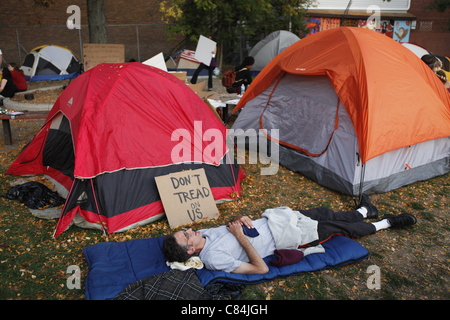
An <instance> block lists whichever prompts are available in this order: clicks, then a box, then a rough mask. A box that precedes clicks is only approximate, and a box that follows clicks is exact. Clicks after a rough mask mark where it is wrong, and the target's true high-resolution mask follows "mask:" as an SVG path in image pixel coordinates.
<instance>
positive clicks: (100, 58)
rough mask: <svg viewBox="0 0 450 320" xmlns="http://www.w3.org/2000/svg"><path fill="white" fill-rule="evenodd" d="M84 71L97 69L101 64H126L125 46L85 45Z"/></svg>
mask: <svg viewBox="0 0 450 320" xmlns="http://www.w3.org/2000/svg"><path fill="white" fill-rule="evenodd" d="M83 58H84V59H83V60H84V61H83V62H84V71H88V70H89V69H91V68H93V67H95V66H96V65H98V64H99V63H123V62H125V46H124V45H123V44H96V43H85V44H84V45H83Z"/></svg>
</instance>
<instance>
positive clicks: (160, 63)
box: [142, 52, 167, 71]
mask: <svg viewBox="0 0 450 320" xmlns="http://www.w3.org/2000/svg"><path fill="white" fill-rule="evenodd" d="M142 63H143V64H146V65H148V66H152V67H155V68H159V69H161V70H164V71H167V66H166V62H165V61H164V56H163V54H162V52H160V53H158V54H157V55H156V56H154V57H152V58H150V59H148V60H146V61H144V62H142Z"/></svg>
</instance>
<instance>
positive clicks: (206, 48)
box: [195, 36, 216, 66]
mask: <svg viewBox="0 0 450 320" xmlns="http://www.w3.org/2000/svg"><path fill="white" fill-rule="evenodd" d="M214 50H216V42H215V41H213V40H211V39H209V38H206V37H204V36H200V39H199V40H198V44H197V48H196V49H195V59H197V60H198V61H200V62H202V63H204V64H206V65H207V66H209V65H210V64H211V59H212V53H213V51H214Z"/></svg>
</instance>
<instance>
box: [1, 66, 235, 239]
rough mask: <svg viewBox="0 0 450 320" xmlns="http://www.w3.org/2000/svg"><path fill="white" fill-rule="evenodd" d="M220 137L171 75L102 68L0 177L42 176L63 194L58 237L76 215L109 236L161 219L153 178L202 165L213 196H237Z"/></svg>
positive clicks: (71, 92) (57, 108) (71, 90)
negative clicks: (60, 187) (55, 182)
mask: <svg viewBox="0 0 450 320" xmlns="http://www.w3.org/2000/svg"><path fill="white" fill-rule="evenodd" d="M176 133H178V134H176ZM205 134H206V135H205ZM211 134H213V136H214V137H220V139H217V138H216V141H215V142H214V141H213V142H211V141H210V140H211V138H209V140H208V139H206V138H205V137H206V136H211ZM226 138H227V131H226V128H225V126H224V125H223V123H222V122H221V121H220V120H219V119H218V118H217V117H216V116H215V115H214V114H213V112H211V110H210V109H209V107H208V106H207V105H206V104H205V103H204V102H203V101H202V100H201V99H200V97H199V96H198V95H197V94H195V92H194V91H192V90H191V89H190V88H189V87H188V86H187V85H185V84H184V83H183V82H181V81H180V80H178V79H177V78H176V77H174V76H172V75H170V74H169V73H167V72H165V71H162V70H159V69H156V68H153V67H150V66H146V65H143V64H141V63H126V64H100V65H98V66H96V67H95V68H92V69H90V70H89V71H87V72H85V73H84V74H82V75H81V76H79V77H78V78H76V79H75V80H74V81H73V82H72V83H71V84H70V85H69V86H68V87H67V88H66V89H65V90H64V91H63V93H62V94H61V96H60V97H59V98H58V100H57V101H56V103H55V105H54V106H53V108H52V110H51V111H50V113H49V116H48V118H47V120H46V123H45V124H44V125H43V127H42V128H41V130H40V131H39V132H38V133H37V135H36V136H35V137H34V139H33V140H32V141H31V142H30V144H29V145H28V146H27V147H26V148H25V149H24V150H23V151H22V152H21V154H20V155H19V156H18V158H17V159H16V160H15V162H14V163H13V164H12V165H11V166H10V168H9V169H8V170H7V172H6V174H14V175H28V174H45V175H48V176H49V177H51V178H53V179H54V180H56V181H57V182H58V183H60V184H61V185H62V186H64V187H65V188H66V189H67V190H68V196H67V201H66V204H65V207H64V209H63V212H62V215H61V217H60V220H59V222H58V225H57V229H56V231H55V236H57V235H59V234H60V233H62V232H63V231H64V230H66V229H67V228H68V227H69V226H70V224H71V222H72V220H73V218H74V217H75V216H76V215H77V214H78V215H79V216H80V217H81V218H83V219H82V220H85V221H86V222H87V223H88V224H89V225H91V224H93V225H94V226H96V227H102V228H104V229H105V230H107V232H109V233H113V232H117V231H121V230H124V229H127V228H130V227H132V226H135V225H136V224H143V223H145V222H149V221H153V220H155V219H157V218H159V217H160V216H161V215H162V214H163V212H164V209H163V206H162V204H161V200H160V198H159V194H158V191H157V188H156V183H155V181H154V177H155V176H160V175H165V174H168V173H171V172H178V171H182V170H189V169H197V168H204V169H205V172H206V175H207V178H208V181H209V184H210V187H211V191H212V193H213V195H214V198H215V199H216V200H224V199H232V198H233V195H236V194H239V193H240V181H241V179H242V177H243V175H242V172H241V170H240V169H239V167H238V166H237V165H232V164H230V161H228V162H227V161H226V159H225V158H226V156H227V145H226V143H225V142H226ZM212 146H213V147H212Z"/></svg>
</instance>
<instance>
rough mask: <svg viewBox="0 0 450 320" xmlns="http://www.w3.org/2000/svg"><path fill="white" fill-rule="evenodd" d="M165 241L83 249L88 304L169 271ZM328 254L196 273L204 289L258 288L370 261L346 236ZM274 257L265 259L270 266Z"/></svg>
mask: <svg viewBox="0 0 450 320" xmlns="http://www.w3.org/2000/svg"><path fill="white" fill-rule="evenodd" d="M163 240H164V237H157V238H148V239H138V240H131V241H127V242H103V243H98V244H95V245H93V246H90V247H86V248H84V249H83V253H84V256H85V258H86V261H87V264H88V266H89V273H88V276H87V278H86V281H85V294H86V299H88V300H107V299H114V297H115V296H116V295H117V294H119V293H120V292H121V291H122V290H123V289H124V288H125V287H126V286H128V285H129V284H131V283H133V282H135V281H138V280H141V279H144V278H146V277H150V276H152V275H155V274H158V273H162V272H165V271H169V270H170V268H169V267H168V266H167V265H166V261H165V258H164V255H163V253H162V251H161V246H162V242H163ZM323 246H324V248H325V253H314V254H310V255H307V256H306V257H304V258H303V259H302V260H301V261H300V262H298V263H296V264H292V265H287V266H283V267H275V266H272V265H269V272H268V273H266V274H251V275H243V274H235V273H228V272H223V271H211V270H207V269H205V268H203V269H201V270H197V276H198V278H199V280H200V282H201V283H202V285H203V286H206V285H207V284H210V283H214V282H231V283H240V284H255V283H260V282H264V281H269V280H272V279H275V278H278V277H287V276H290V275H295V274H302V273H306V272H312V271H318V270H324V269H331V268H335V267H339V266H343V265H346V264H350V263H355V262H359V261H361V260H364V259H366V258H367V257H369V252H368V251H367V249H366V248H364V247H363V246H362V245H361V244H359V243H358V242H356V241H354V240H352V239H349V238H346V237H344V236H335V237H333V238H331V239H330V240H328V241H327V242H325V243H323ZM274 258H275V257H274V256H269V257H266V258H265V261H266V262H267V263H268V262H269V261H270V260H272V259H274Z"/></svg>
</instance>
